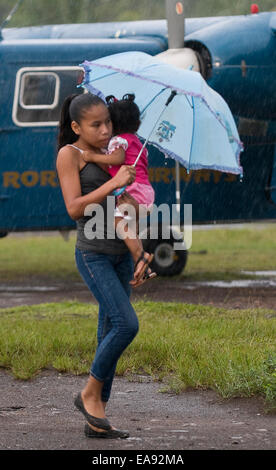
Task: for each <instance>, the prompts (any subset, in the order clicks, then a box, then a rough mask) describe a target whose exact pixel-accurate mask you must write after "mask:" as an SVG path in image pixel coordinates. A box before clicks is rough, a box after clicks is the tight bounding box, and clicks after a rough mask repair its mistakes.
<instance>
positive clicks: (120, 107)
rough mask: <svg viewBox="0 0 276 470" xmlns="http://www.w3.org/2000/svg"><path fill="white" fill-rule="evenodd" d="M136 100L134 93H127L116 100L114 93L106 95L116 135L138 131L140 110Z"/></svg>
mask: <svg viewBox="0 0 276 470" xmlns="http://www.w3.org/2000/svg"><path fill="white" fill-rule="evenodd" d="M134 100H135V95H134V94H126V95H124V96H123V98H122V99H121V100H116V98H115V97H114V96H113V95H110V96H107V97H106V102H107V104H108V109H109V113H110V118H111V121H112V125H113V134H114V135H117V134H124V133H128V134H135V132H137V131H138V128H139V126H140V110H139V108H138V106H137V104H136V103H134Z"/></svg>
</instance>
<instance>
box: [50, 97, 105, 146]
mask: <svg viewBox="0 0 276 470" xmlns="http://www.w3.org/2000/svg"><path fill="white" fill-rule="evenodd" d="M99 104H104V105H105V106H106V103H105V102H104V101H103V100H102V99H101V98H99V97H98V96H96V95H92V93H83V94H82V95H77V94H74V95H70V96H67V98H65V101H64V103H63V105H62V109H61V115H60V121H59V134H58V150H60V149H61V147H64V145H67V144H73V143H74V142H76V140H77V137H78V136H77V135H76V134H75V132H74V131H73V129H72V127H71V122H72V121H76V122H77V123H78V124H79V123H80V121H81V119H82V117H83V115H84V113H85V111H87V109H88V108H90V107H91V106H93V105H94V106H97V105H99Z"/></svg>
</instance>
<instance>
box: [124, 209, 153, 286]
mask: <svg viewBox="0 0 276 470" xmlns="http://www.w3.org/2000/svg"><path fill="white" fill-rule="evenodd" d="M123 221H124V218H123V217H115V228H116V232H117V234H118V235H119V236H120V237H121V238H122V239H123V240H124V242H125V244H126V246H127V247H128V249H129V251H130V253H131V255H132V258H133V261H134V263H135V272H134V279H137V280H139V279H141V278H142V277H143V275H144V273H145V271H146V270H147V269H148V272H149V274H150V273H151V270H150V268H148V264H149V263H150V262H151V260H152V258H153V255H150V254H149V253H147V252H144V249H143V244H142V241H141V240H140V238H139V237H138V235H137V233H136V232H134V231H133V230H132V231H131V230H130V228H129V225H128V224H127V223H126V222H125V221H124V223H123V224H122V223H121V222H123ZM142 254H143V258H144V260H140V261H139V262H138V260H139V258H140V257H141V256H142Z"/></svg>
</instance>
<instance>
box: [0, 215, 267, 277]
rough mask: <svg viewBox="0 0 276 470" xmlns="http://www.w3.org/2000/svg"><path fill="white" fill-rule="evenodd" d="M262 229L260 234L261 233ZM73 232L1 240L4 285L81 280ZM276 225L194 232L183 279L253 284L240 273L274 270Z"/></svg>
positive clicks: (1, 275) (0, 272)
mask: <svg viewBox="0 0 276 470" xmlns="http://www.w3.org/2000/svg"><path fill="white" fill-rule="evenodd" d="M260 227H262V228H260ZM74 246H75V232H71V235H70V237H69V241H67V242H66V241H64V240H63V239H62V237H61V236H60V235H57V236H27V237H24V236H23V237H18V236H13V235H9V236H8V237H6V238H3V239H0V281H1V282H7V281H13V282H22V281H25V282H28V281H33V280H35V281H36V282H38V280H41V281H44V280H45V281H51V280H53V281H70V280H72V281H77V280H80V277H79V274H78V272H77V269H76V267H75V261H74ZM275 251H276V224H274V225H273V224H271V225H263V226H260V225H258V228H256V226H255V225H252V226H251V225H250V224H249V225H247V226H246V228H242V229H240V228H237V229H231V230H226V229H216V230H199V231H195V230H194V231H193V243H192V247H191V249H190V252H189V257H188V262H187V265H186V268H185V269H184V271H183V273H182V274H181V277H183V279H187V280H199V281H201V280H217V279H220V280H231V279H242V278H249V277H250V276H249V275H245V274H243V273H242V272H241V271H243V270H248V271H255V270H275V268H276V266H275Z"/></svg>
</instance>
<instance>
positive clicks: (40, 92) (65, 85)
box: [0, 66, 84, 232]
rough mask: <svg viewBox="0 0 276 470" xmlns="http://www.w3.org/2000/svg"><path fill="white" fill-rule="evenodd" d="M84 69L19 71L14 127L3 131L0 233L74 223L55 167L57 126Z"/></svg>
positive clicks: (63, 68)
mask: <svg viewBox="0 0 276 470" xmlns="http://www.w3.org/2000/svg"><path fill="white" fill-rule="evenodd" d="M80 71H81V69H80V67H75V66H72V67H68V66H64V67H61V66H60V67H59V66H57V67H28V68H21V69H20V70H19V71H18V72H17V76H16V84H15V90H14V99H13V109H12V126H8V127H7V129H4V130H1V131H2V132H1V134H0V137H1V147H2V148H4V149H5V155H4V156H5V158H1V160H2V161H1V173H2V187H1V191H0V204H1V206H0V207H1V216H0V232H1V230H2V231H12V230H33V229H40V228H41V229H47V228H49V229H55V228H57V229H58V228H62V227H64V226H68V225H70V224H71V225H72V228H74V227H75V224H74V222H73V221H72V220H71V219H70V218H69V216H68V214H67V212H66V209H65V206H64V202H63V198H62V195H61V191H60V187H59V183H58V180H57V175H56V171H55V157H56V149H57V125H58V121H59V116H60V109H61V106H62V103H63V101H64V98H65V97H66V96H68V95H70V94H72V93H83V92H84V90H83V89H82V88H76V85H77V81H78V76H79V74H80Z"/></svg>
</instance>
